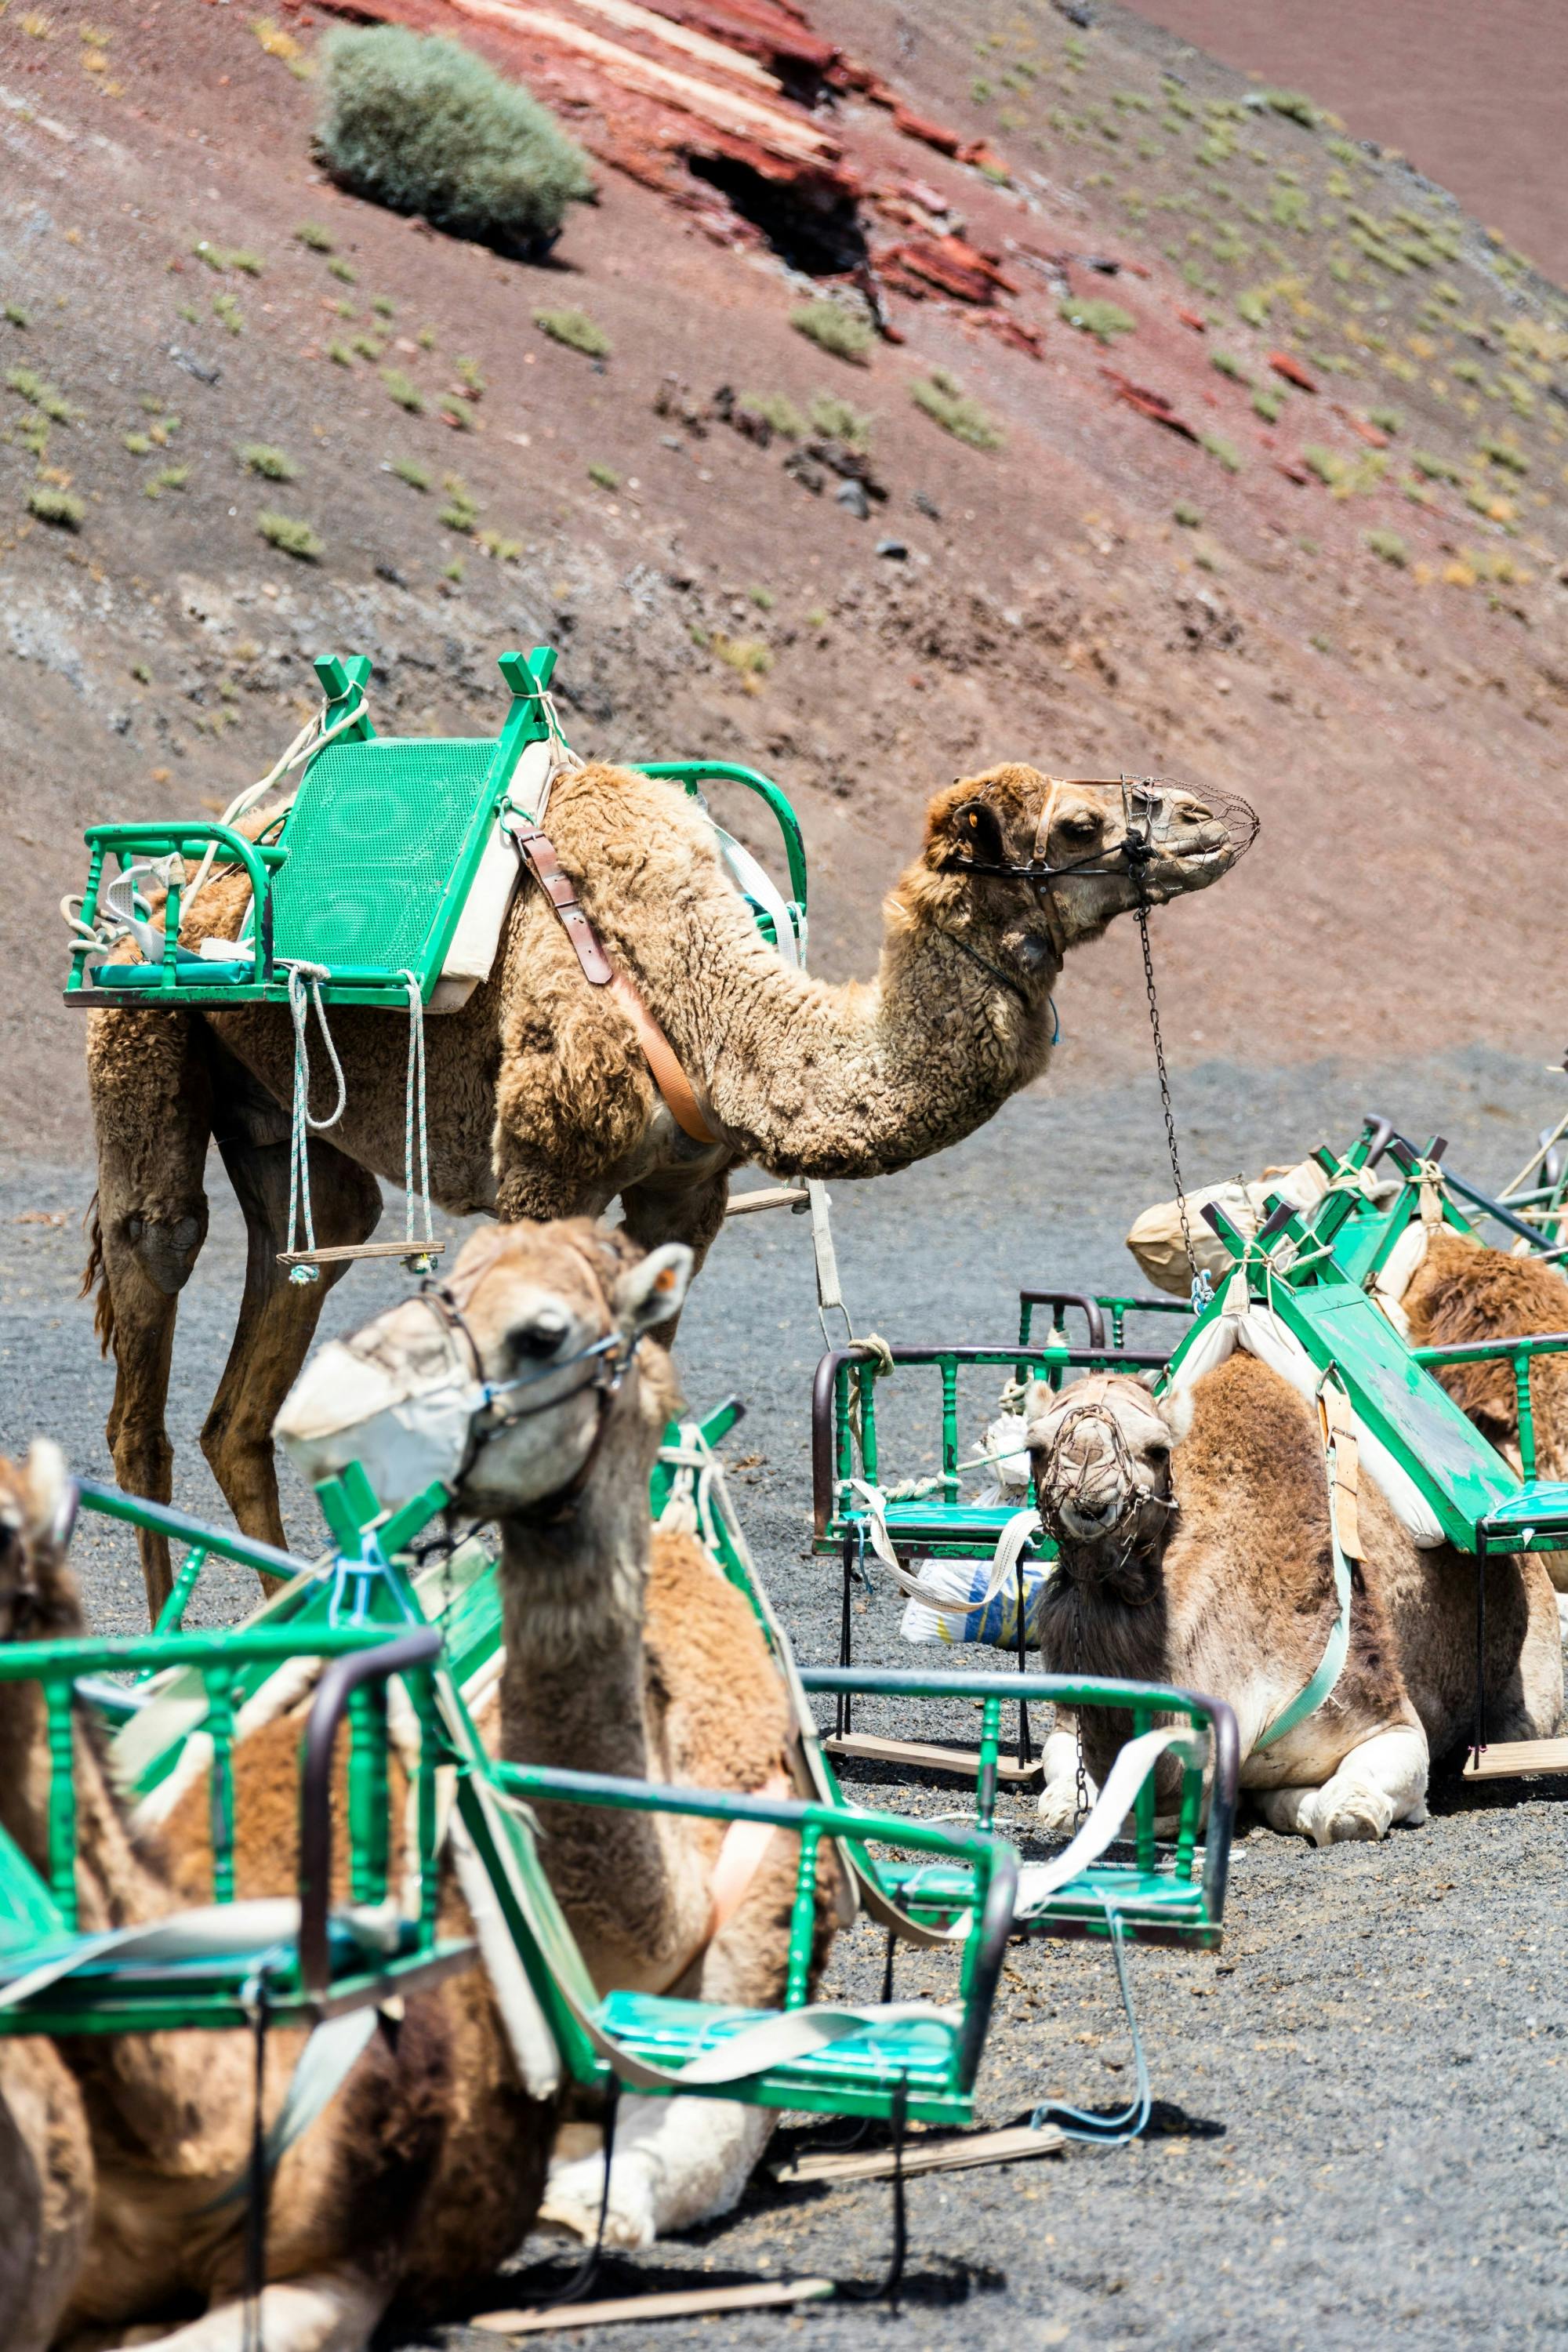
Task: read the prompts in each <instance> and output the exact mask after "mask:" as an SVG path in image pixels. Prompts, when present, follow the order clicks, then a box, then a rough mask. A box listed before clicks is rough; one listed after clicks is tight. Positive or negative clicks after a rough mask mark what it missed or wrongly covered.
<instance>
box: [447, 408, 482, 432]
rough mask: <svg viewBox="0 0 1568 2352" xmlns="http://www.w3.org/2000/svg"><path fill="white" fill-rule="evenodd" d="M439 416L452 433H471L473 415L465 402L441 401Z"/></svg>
mask: <svg viewBox="0 0 1568 2352" xmlns="http://www.w3.org/2000/svg"><path fill="white" fill-rule="evenodd" d="M441 415H442V416H443V418H444V419H445V421H446V422H447V424H448V425H450V426H451V427H452V430H453V432H454V433H471V432H472V431H473V429H474V413H473V411H472V409H471V408H470V407H469V406H468V402H467V401H466V400H443V401H442V403H441Z"/></svg>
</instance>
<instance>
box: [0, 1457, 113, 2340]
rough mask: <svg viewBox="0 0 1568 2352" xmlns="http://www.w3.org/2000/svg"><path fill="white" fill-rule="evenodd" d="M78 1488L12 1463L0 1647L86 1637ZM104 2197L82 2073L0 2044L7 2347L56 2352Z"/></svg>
mask: <svg viewBox="0 0 1568 2352" xmlns="http://www.w3.org/2000/svg"><path fill="white" fill-rule="evenodd" d="M67 1493H68V1488H67V1486H66V1478H65V1465H64V1463H63V1461H62V1460H61V1458H60V1456H59V1454H58V1452H57V1451H56V1449H55V1448H54V1447H53V1446H52V1445H47V1444H42V1443H40V1444H36V1445H35V1446H34V1448H33V1450H32V1453H31V1454H29V1456H28V1458H27V1461H26V1464H25V1465H23V1466H22V1467H21V1468H17V1467H16V1465H14V1464H12V1463H10V1462H6V1461H5V1460H3V1459H0V1642H9V1641H11V1640H12V1639H14V1638H15V1636H16V1633H18V1632H19V1631H20V1630H21V1628H22V1626H23V1625H24V1624H26V1625H27V1627H28V1629H29V1630H30V1631H33V1632H35V1633H37V1636H38V1637H39V1638H42V1639H47V1638H48V1636H49V1635H51V1634H53V1633H60V1632H69V1631H74V1630H75V1628H74V1626H73V1625H71V1624H69V1623H68V1624H66V1625H61V1624H60V1623H59V1622H58V1619H57V1616H56V1612H54V1611H53V1609H52V1608H51V1607H50V1605H49V1601H50V1594H49V1579H50V1563H51V1562H52V1560H53V1559H54V1558H55V1556H57V1555H58V1552H59V1551H60V1549H61V1547H62V1543H63V1539H64V1537H65V1534H66V1532H67V1530H66V1528H65V1527H64V1525H63V1524H62V1523H61V1521H60V1516H59V1515H60V1508H61V1503H62V1499H63V1498H64V1496H66V1494H67ZM40 1618H41V1620H42V1622H38V1620H39V1619H40ZM9 1703H10V1694H8V1693H3V1694H0V1706H3V1705H8V1704H9ZM93 2191H94V2178H93V2161H92V2140H91V2137H90V2135H89V2131H88V2126H87V2116H86V2112H85V2110H84V2108H83V2105H82V2100H81V2094H80V2092H79V2090H78V2088H77V2084H76V2082H75V2079H74V2077H73V2076H72V2075H71V2074H70V2073H69V2072H68V2069H67V2067H66V2066H65V2064H64V2063H63V2062H62V2060H61V2059H60V2057H59V2054H58V2052H57V2051H56V2050H55V2049H54V2048H53V2047H52V2046H51V2044H50V2043H48V2042H45V2041H43V2040H41V2039H37V2038H36V2037H31V2036H30V2037H28V2038H27V2039H26V2040H24V2041H10V2040H7V2041H0V2345H4V2346H5V2352H44V2347H46V2346H47V2345H48V2344H50V2343H52V2342H53V2340H54V2336H55V2332H56V2329H57V2327H58V2324H59V2321H60V2319H61V2317H62V2315H63V2314H64V2312H65V2308H66V2305H67V2304H68V2302H69V2300H70V2296H71V2293H72V2290H73V2288H74V2287H75V2284H76V2281H77V2277H78V2274H79V2271H80V2269H81V2265H82V2263H83V2261H84V2260H85V2258H86V2253H87V2246H88V2236H89V2229H90V2226H91V2219H92V2204H93Z"/></svg>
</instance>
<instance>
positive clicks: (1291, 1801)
mask: <svg viewBox="0 0 1568 2352" xmlns="http://www.w3.org/2000/svg"><path fill="white" fill-rule="evenodd" d="M1426 1766H1427V1756H1426V1737H1425V1735H1424V1734H1423V1733H1422V1732H1420V1731H1416V1730H1412V1729H1410V1728H1408V1727H1406V1726H1405V1725H1401V1726H1400V1727H1398V1729H1396V1730H1393V1731H1379V1732H1376V1733H1374V1734H1373V1737H1372V1738H1370V1739H1364V1740H1363V1742H1362V1743H1361V1746H1360V1747H1359V1748H1352V1749H1351V1751H1350V1754H1349V1755H1348V1756H1346V1757H1344V1758H1342V1760H1341V1762H1340V1764H1339V1766H1338V1768H1337V1769H1335V1771H1334V1772H1333V1773H1332V1774H1331V1776H1330V1778H1329V1779H1328V1780H1325V1781H1324V1783H1323V1784H1322V1786H1321V1788H1318V1789H1268V1790H1258V1791H1257V1792H1256V1793H1257V1800H1258V1809H1259V1811H1261V1812H1262V1815H1263V1818H1264V1820H1265V1821H1266V1822H1268V1826H1269V1828H1270V1829H1273V1830H1279V1831H1280V1832H1283V1833H1284V1834H1285V1835H1287V1836H1289V1835H1295V1836H1298V1837H1308V1838H1310V1839H1311V1841H1312V1843H1313V1844H1314V1845H1341V1844H1347V1843H1352V1841H1354V1840H1356V1839H1377V1838H1382V1837H1386V1836H1387V1834H1388V1832H1389V1831H1390V1829H1391V1828H1392V1827H1393V1825H1394V1822H1407V1823H1408V1824H1409V1826H1410V1827H1411V1828H1412V1829H1419V1828H1420V1827H1421V1825H1422V1824H1423V1823H1424V1822H1425V1821H1426Z"/></svg>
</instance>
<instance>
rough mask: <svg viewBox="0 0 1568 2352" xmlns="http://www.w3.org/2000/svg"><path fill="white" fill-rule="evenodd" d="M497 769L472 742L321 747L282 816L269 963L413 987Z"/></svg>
mask: <svg viewBox="0 0 1568 2352" xmlns="http://www.w3.org/2000/svg"><path fill="white" fill-rule="evenodd" d="M495 761H496V746H495V743H494V742H493V740H489V739H488V738H481V737H471V738H458V739H453V740H445V741H440V740H427V739H425V738H407V739H399V738H396V737H386V736H375V737H373V738H372V739H371V740H369V741H367V742H353V741H350V740H347V739H343V740H340V741H338V742H336V743H329V744H328V746H327V748H326V750H325V751H321V753H319V754H318V756H317V757H316V759H315V760H314V761H312V762H311V764H310V769H309V771H308V772H307V774H306V778H305V782H304V783H303V784H302V785H301V787H300V794H299V797H298V799H297V800H296V802H295V803H294V806H293V809H292V810H291V811H290V813H289V824H288V830H287V832H286V833H285V835H284V840H285V843H286V845H287V846H288V850H289V856H288V858H287V859H286V861H285V862H284V864H283V866H282V867H281V869H280V870H279V875H278V877H277V879H276V881H275V882H274V884H273V886H272V924H273V930H272V947H273V953H274V955H275V956H276V957H277V958H278V959H279V961H283V962H291V961H292V962H305V963H319V964H325V965H327V966H328V967H329V968H330V969H331V970H332V971H333V972H334V973H337V972H338V971H339V970H340V968H341V967H343V966H348V967H351V968H352V969H353V971H355V973H356V974H359V973H363V974H365V975H366V976H367V977H368V976H370V975H371V974H374V975H377V976H384V975H386V974H388V973H395V972H399V971H413V972H415V973H416V974H417V975H418V976H419V977H420V978H421V980H423V978H424V977H425V975H426V971H427V969H428V966H429V963H430V961H431V959H432V957H433V955H434V953H435V950H436V948H437V945H438V944H441V943H442V934H443V933H444V932H445V931H446V930H447V928H448V926H447V924H446V921H445V917H446V915H447V909H448V907H449V903H450V899H451V895H452V893H453V892H454V890H457V891H459V892H460V893H461V894H462V895H464V896H466V895H467V891H468V884H469V882H470V881H471V879H472V877H473V870H474V867H475V866H476V864H477V862H478V857H479V852H480V851H481V849H482V847H483V844H484V839H485V836H486V834H487V833H488V830H489V815H490V813H491V804H492V802H493V799H494V796H495V787H494V784H493V782H492V781H491V780H492V774H493V771H494V768H495Z"/></svg>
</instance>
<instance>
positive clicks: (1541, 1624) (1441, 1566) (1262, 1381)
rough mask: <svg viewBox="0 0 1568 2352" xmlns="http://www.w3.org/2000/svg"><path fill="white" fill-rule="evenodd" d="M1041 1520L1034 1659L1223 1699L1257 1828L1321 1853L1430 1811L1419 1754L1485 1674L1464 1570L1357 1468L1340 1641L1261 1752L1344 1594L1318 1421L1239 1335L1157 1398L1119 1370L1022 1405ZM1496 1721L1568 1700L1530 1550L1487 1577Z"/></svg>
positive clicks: (1548, 1728) (1463, 1713) (1069, 1812)
mask: <svg viewBox="0 0 1568 2352" xmlns="http://www.w3.org/2000/svg"><path fill="white" fill-rule="evenodd" d="M1023 1411H1024V1416H1025V1420H1026V1435H1027V1444H1028V1447H1029V1454H1030V1460H1031V1465H1032V1466H1033V1469H1034V1473H1035V1479H1036V1486H1037V1495H1038V1497H1039V1505H1040V1511H1041V1515H1042V1517H1044V1518H1045V1519H1046V1520H1047V1524H1048V1525H1051V1526H1052V1527H1053V1528H1054V1529H1055V1530H1056V1532H1057V1533H1058V1541H1059V1546H1060V1560H1059V1565H1058V1569H1057V1570H1056V1572H1055V1573H1054V1574H1053V1575H1052V1577H1051V1578H1050V1580H1049V1582H1048V1584H1047V1591H1046V1597H1045V1601H1044V1604H1043V1612H1042V1631H1041V1649H1042V1653H1043V1655H1044V1659H1045V1663H1046V1664H1047V1667H1049V1668H1051V1669H1053V1670H1054V1671H1057V1672H1059V1673H1078V1672H1084V1673H1089V1674H1102V1675H1121V1676H1131V1677H1147V1678H1149V1679H1151V1680H1157V1681H1164V1682H1173V1683H1179V1684H1183V1685H1186V1686H1187V1687H1189V1688H1195V1689H1198V1690H1203V1691H1207V1692H1211V1693H1213V1694H1215V1696H1219V1697H1222V1698H1225V1699H1227V1700H1228V1701H1229V1703H1230V1705H1231V1706H1233V1707H1234V1709H1235V1710H1236V1716H1237V1725H1238V1727H1239V1729H1240V1735H1241V1758H1242V1763H1241V1783H1242V1786H1243V1787H1244V1788H1247V1789H1250V1790H1253V1791H1254V1793H1255V1796H1256V1799H1257V1801H1258V1805H1259V1807H1260V1809H1261V1811H1262V1812H1263V1815H1264V1818H1265V1820H1266V1821H1267V1822H1268V1823H1269V1825H1270V1827H1271V1828H1273V1829H1276V1830H1279V1831H1282V1832H1299V1833H1300V1834H1302V1835H1305V1836H1307V1837H1310V1838H1311V1839H1312V1840H1313V1841H1314V1842H1315V1843H1317V1844H1319V1845H1327V1844H1329V1843H1331V1842H1334V1841H1337V1840H1341V1839H1348V1838H1377V1837H1382V1836H1384V1834H1385V1833H1386V1832H1387V1831H1388V1829H1389V1827H1390V1826H1391V1824H1392V1823H1393V1822H1411V1823H1413V1824H1418V1823H1420V1822H1424V1821H1425V1820H1426V1782H1427V1769H1428V1762H1429V1759H1430V1758H1431V1757H1433V1756H1440V1755H1441V1754H1443V1753H1444V1751H1445V1750H1447V1749H1448V1748H1452V1747H1454V1746H1455V1745H1456V1744H1457V1743H1458V1740H1459V1739H1460V1738H1462V1737H1463V1736H1464V1734H1465V1732H1466V1730H1467V1728H1468V1725H1469V1723H1470V1720H1471V1716H1472V1712H1473V1706H1474V1700H1475V1680H1476V1608H1475V1574H1476V1571H1475V1563H1474V1561H1473V1560H1470V1559H1465V1558H1463V1557H1461V1556H1460V1555H1459V1554H1458V1552H1456V1551H1453V1550H1451V1549H1449V1548H1448V1547H1447V1546H1446V1545H1445V1546H1444V1547H1442V1548H1441V1549H1435V1550H1419V1549H1417V1548H1416V1547H1415V1544H1414V1542H1413V1541H1412V1540H1411V1538H1410V1537H1409V1535H1408V1534H1407V1533H1406V1531H1405V1528H1404V1527H1403V1526H1402V1525H1401V1524H1400V1522H1399V1520H1398V1519H1397V1518H1395V1517H1394V1513H1393V1511H1392V1510H1391V1509H1390V1507H1389V1506H1388V1504H1387V1503H1386V1501H1385V1500H1384V1497H1383V1496H1382V1495H1381V1494H1379V1492H1378V1491H1377V1489H1376V1487H1375V1486H1373V1484H1372V1482H1371V1480H1370V1478H1368V1477H1367V1476H1366V1475H1364V1465H1363V1476H1362V1478H1361V1482H1360V1483H1361V1496H1360V1509H1359V1517H1360V1529H1361V1543H1362V1551H1363V1559H1362V1560H1361V1563H1360V1568H1359V1571H1357V1570H1352V1598H1351V1613H1350V1647H1349V1652H1348V1654H1347V1657H1346V1660H1345V1664H1344V1667H1343V1671H1342V1674H1341V1675H1340V1677H1339V1680H1338V1682H1337V1683H1336V1685H1334V1687H1333V1689H1332V1690H1331V1693H1330V1694H1329V1696H1327V1697H1326V1698H1325V1699H1323V1700H1322V1702H1321V1704H1320V1705H1319V1706H1317V1707H1316V1708H1315V1709H1314V1710H1313V1711H1312V1712H1311V1713H1310V1714H1309V1715H1307V1716H1305V1717H1302V1719H1301V1720H1300V1721H1299V1722H1298V1723H1296V1724H1295V1725H1294V1727H1291V1728H1289V1729H1288V1730H1287V1731H1286V1732H1285V1733H1284V1734H1283V1735H1282V1736H1281V1737H1280V1738H1279V1739H1278V1740H1277V1741H1276V1742H1275V1743H1273V1744H1271V1745H1266V1746H1260V1745H1259V1744H1258V1743H1259V1740H1260V1738H1261V1736H1262V1735H1263V1734H1264V1733H1265V1732H1266V1731H1267V1730H1268V1727H1269V1726H1270V1725H1271V1724H1272V1723H1273V1722H1274V1720H1275V1719H1276V1718H1277V1717H1278V1716H1279V1714H1280V1713H1281V1711H1282V1710H1283V1709H1284V1708H1285V1707H1286V1706H1288V1705H1289V1702H1290V1701H1292V1700H1293V1699H1294V1698H1295V1697H1296V1696H1297V1695H1298V1694H1299V1693H1300V1692H1301V1691H1302V1690H1303V1689H1304V1688H1305V1686H1306V1685H1307V1684H1308V1682H1309V1680H1310V1677H1311V1675H1313V1674H1314V1672H1315V1671H1316V1669H1317V1667H1318V1665H1319V1663H1320V1661H1321V1659H1322V1657H1323V1654H1324V1652H1325V1649H1326V1647H1327V1644H1328V1641H1329V1636H1330V1633H1331V1628H1332V1627H1333V1625H1334V1622H1335V1619H1336V1615H1337V1607H1336V1601H1335V1588H1334V1577H1333V1570H1332V1559H1331V1547H1330V1535H1329V1502H1328V1488H1327V1483H1326V1478H1325V1473H1324V1464H1323V1454H1322V1448H1321V1443H1320V1439H1319V1434H1318V1428H1317V1421H1316V1416H1315V1413H1314V1412H1313V1410H1312V1408H1311V1407H1310V1406H1309V1405H1308V1404H1307V1403H1306V1402H1305V1401H1304V1400H1303V1399H1302V1398H1301V1397H1300V1395H1299V1394H1298V1393H1297V1391H1296V1390H1295V1389H1294V1388H1292V1387H1291V1385H1290V1384H1289V1381H1286V1380H1285V1379H1284V1378H1283V1377H1282V1376H1281V1374H1279V1372H1277V1371H1274V1370H1271V1369H1270V1368H1269V1367H1268V1366H1267V1365H1265V1364H1264V1363H1262V1362H1260V1361H1259V1360H1258V1359H1257V1358H1256V1357H1254V1356H1251V1355H1248V1354H1247V1353H1245V1352H1244V1351H1242V1350H1241V1349H1237V1352H1236V1353H1235V1354H1233V1355H1231V1356H1230V1357H1228V1358H1227V1359H1226V1360H1225V1361H1224V1362H1223V1363H1221V1364H1219V1365H1217V1366H1216V1367H1215V1369H1214V1370H1210V1371H1208V1372H1205V1374H1204V1375H1203V1376H1202V1377H1201V1378H1200V1379H1198V1380H1197V1381H1194V1383H1193V1384H1192V1386H1191V1387H1190V1388H1187V1389H1181V1390H1178V1391H1175V1392H1174V1393H1173V1394H1170V1395H1167V1396H1165V1397H1163V1398H1160V1399H1159V1400H1156V1399H1155V1398H1154V1397H1153V1396H1152V1395H1151V1393H1150V1391H1149V1389H1148V1388H1147V1387H1146V1386H1145V1385H1144V1384H1143V1383H1142V1381H1136V1380H1132V1379H1131V1378H1129V1377H1128V1376H1127V1375H1125V1374H1120V1373H1119V1374H1110V1375H1103V1376H1098V1375H1097V1376H1095V1377H1093V1378H1091V1379H1089V1380H1086V1381H1079V1382H1077V1383H1075V1384H1073V1385H1071V1386H1069V1387H1068V1388H1067V1389H1066V1390H1065V1391H1062V1392H1060V1393H1059V1394H1058V1393H1057V1392H1056V1391H1052V1390H1051V1389H1049V1388H1048V1387H1047V1386H1046V1385H1045V1384H1044V1383H1042V1382H1036V1383H1034V1384H1033V1386H1032V1388H1031V1390H1030V1391H1029V1393H1028V1395H1027V1396H1026V1400H1025V1402H1024V1407H1023ZM1487 1576H1488V1587H1487V1614H1486V1654H1485V1687H1486V1706H1487V1723H1488V1729H1489V1736H1490V1737H1491V1738H1496V1739H1529V1738H1542V1737H1544V1736H1547V1735H1550V1734H1551V1733H1553V1732H1554V1731H1555V1730H1556V1729H1557V1726H1558V1722H1559V1719H1560V1717H1561V1715H1562V1711H1563V1659H1562V1652H1561V1649H1560V1647H1559V1642H1558V1630H1557V1612H1556V1608H1555V1606H1554V1604H1553V1597H1552V1588H1551V1585H1550V1583H1549V1581H1548V1580H1547V1577H1546V1574H1545V1572H1544V1570H1543V1569H1542V1565H1541V1563H1540V1561H1539V1560H1538V1559H1536V1558H1535V1557H1534V1556H1533V1555H1532V1554H1528V1553H1526V1554H1521V1555H1520V1556H1518V1557H1517V1558H1510V1559H1495V1560H1493V1561H1492V1562H1490V1563H1489V1567H1488V1570H1487ZM1120 1736H1122V1734H1121V1730H1120V1729H1119V1727H1117V1725H1116V1724H1115V1722H1114V1720H1113V1719H1110V1718H1107V1717H1103V1716H1102V1715H1101V1712H1100V1710H1098V1709H1096V1710H1093V1711H1092V1717H1091V1716H1090V1715H1086V1716H1085V1717H1083V1718H1082V1738H1083V1763H1084V1765H1085V1767H1086V1768H1087V1770H1088V1772H1089V1774H1090V1775H1091V1776H1099V1775H1101V1774H1102V1773H1103V1771H1104V1770H1105V1769H1106V1767H1107V1765H1108V1764H1109V1761H1110V1755H1111V1754H1112V1753H1113V1752H1114V1747H1115V1743H1116V1739H1117V1738H1119V1737H1120ZM1078 1737H1079V1731H1078V1725H1077V1723H1076V1722H1072V1721H1068V1722H1063V1721H1062V1720H1060V1719H1059V1718H1058V1726H1057V1727H1056V1728H1055V1729H1054V1730H1053V1732H1052V1733H1051V1735H1050V1738H1049V1740H1048V1742H1047V1762H1046V1772H1047V1778H1046V1786H1045V1790H1044V1792H1043V1793H1042V1796H1041V1799H1040V1811H1041V1814H1042V1817H1043V1818H1044V1819H1045V1821H1046V1822H1047V1824H1048V1825H1049V1826H1050V1827H1051V1828H1053V1829H1065V1828H1067V1827H1069V1826H1070V1824H1071V1822H1072V1821H1073V1818H1074V1815H1075V1811H1076V1803H1075V1782H1076V1773H1077V1767H1078V1762H1079V1755H1078Z"/></svg>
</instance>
